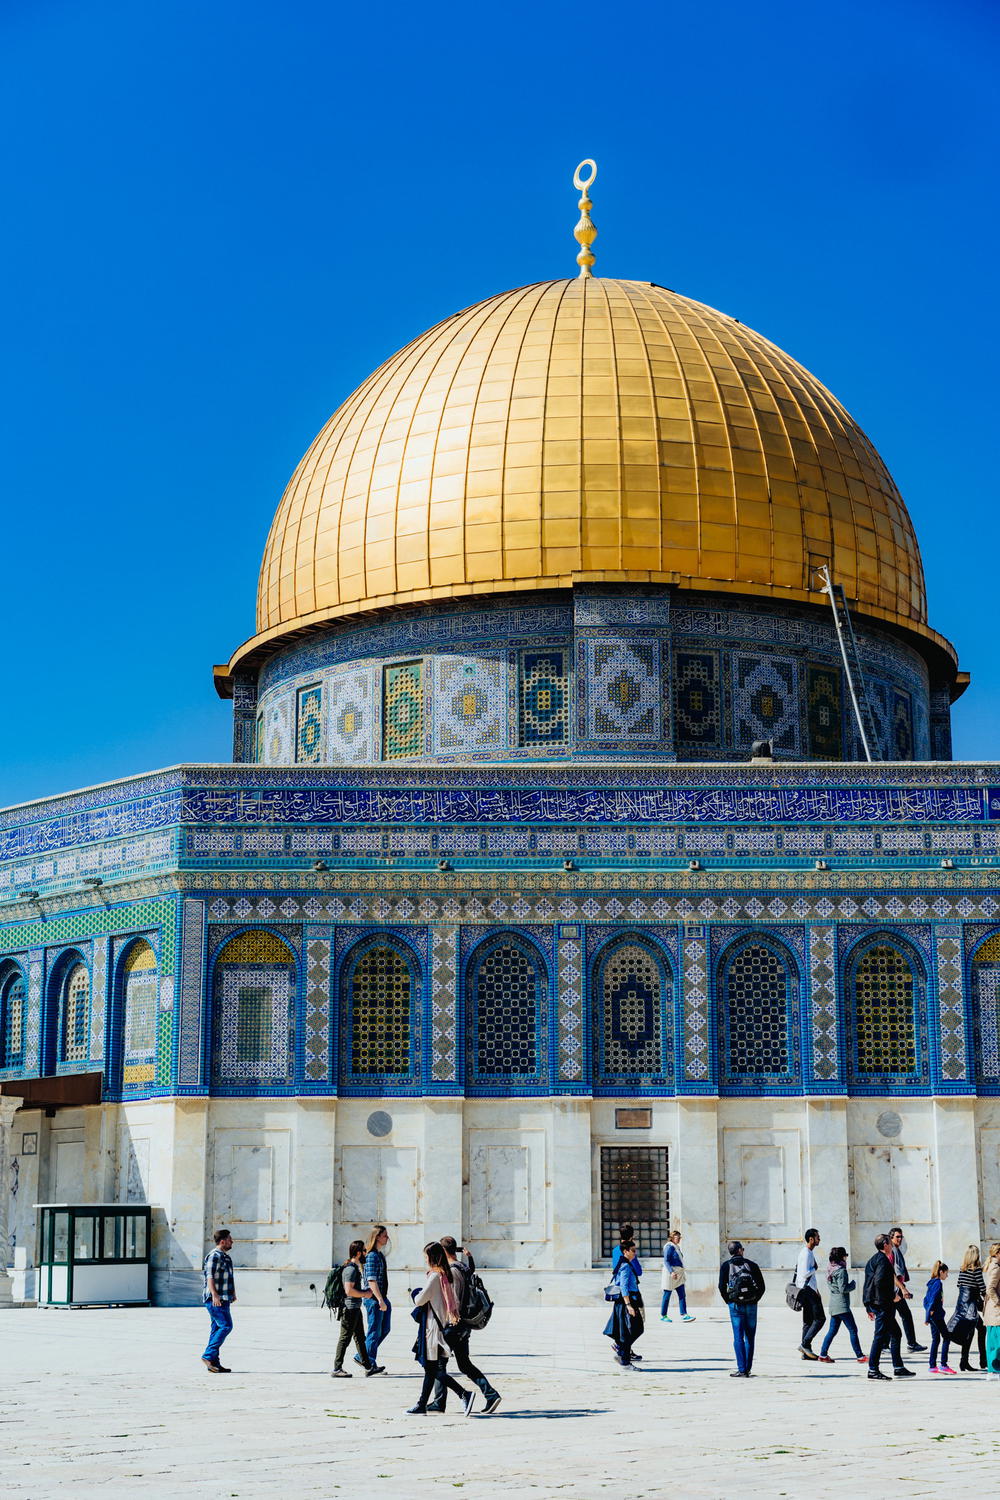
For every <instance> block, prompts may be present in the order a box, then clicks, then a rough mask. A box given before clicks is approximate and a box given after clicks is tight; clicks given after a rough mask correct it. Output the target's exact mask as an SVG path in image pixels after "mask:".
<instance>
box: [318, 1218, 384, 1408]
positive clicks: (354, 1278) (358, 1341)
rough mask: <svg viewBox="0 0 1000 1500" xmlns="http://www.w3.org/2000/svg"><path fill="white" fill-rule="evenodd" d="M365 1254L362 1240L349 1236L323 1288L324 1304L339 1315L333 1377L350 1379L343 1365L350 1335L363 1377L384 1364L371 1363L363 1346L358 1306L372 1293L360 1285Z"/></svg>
mask: <svg viewBox="0 0 1000 1500" xmlns="http://www.w3.org/2000/svg"><path fill="white" fill-rule="evenodd" d="M364 1258H365V1242H364V1240H352V1241H351V1248H350V1250H349V1251H348V1254H347V1260H346V1261H345V1262H344V1264H343V1265H342V1266H337V1267H335V1268H334V1270H332V1271H331V1272H330V1274H329V1276H328V1277H327V1278H326V1286H325V1288H324V1289H323V1306H324V1307H328V1308H329V1309H330V1311H331V1312H334V1313H336V1314H337V1317H338V1318H339V1319H340V1338H339V1339H338V1340H337V1352H336V1354H335V1355H334V1358H333V1377H334V1379H336V1380H350V1378H351V1372H350V1370H345V1369H344V1355H345V1354H346V1353H347V1346H348V1344H349V1343H350V1342H351V1340H352V1339H353V1340H354V1344H355V1347H356V1348H357V1351H358V1358H359V1359H360V1361H361V1363H362V1364H363V1365H364V1368H365V1377H366V1378H367V1377H368V1376H369V1375H384V1374H385V1365H376V1364H373V1363H372V1361H371V1360H370V1359H369V1358H368V1350H367V1349H366V1348H365V1335H364V1327H363V1324H362V1312H361V1309H362V1307H363V1306H364V1303H365V1299H366V1298H367V1297H370V1296H371V1295H372V1293H371V1292H369V1291H366V1290H363V1289H362V1286H361V1270H362V1266H363V1265H364Z"/></svg>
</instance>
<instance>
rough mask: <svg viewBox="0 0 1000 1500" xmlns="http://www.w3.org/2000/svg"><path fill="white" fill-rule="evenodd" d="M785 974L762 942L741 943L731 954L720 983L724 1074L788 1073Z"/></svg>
mask: <svg viewBox="0 0 1000 1500" xmlns="http://www.w3.org/2000/svg"><path fill="white" fill-rule="evenodd" d="M789 991H790V985H789V973H788V968H787V966H786V964H785V963H784V962H783V960H782V959H781V958H780V957H779V956H778V954H777V953H775V952H773V951H772V949H770V948H769V947H767V946H766V945H765V944H764V943H745V944H744V946H743V947H742V948H739V949H737V951H736V952H735V953H734V954H732V956H731V957H730V958H729V959H728V961H727V962H726V966H725V973H724V978H723V982H722V993H723V1006H724V1012H725V1016H724V1020H725V1037H724V1046H725V1060H726V1069H727V1072H728V1073H729V1074H730V1075H732V1074H741V1073H751V1074H755V1075H761V1074H788V1073H789V1072H790V1070H791V1047H790V1039H789V1035H788V999H789Z"/></svg>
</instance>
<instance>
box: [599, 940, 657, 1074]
mask: <svg viewBox="0 0 1000 1500" xmlns="http://www.w3.org/2000/svg"><path fill="white" fill-rule="evenodd" d="M595 980H596V983H595V986H594V1013H595V1014H594V1019H595V1022H596V1030H597V1038H596V1041H597V1047H596V1057H597V1075H598V1077H597V1081H598V1082H600V1081H606V1082H609V1083H610V1082H613V1081H614V1080H618V1081H621V1080H623V1079H635V1080H651V1079H654V1080H658V1079H661V1078H662V1076H663V1073H664V1045H663V1043H664V1025H663V1002H664V991H665V973H664V967H663V964H662V961H661V960H660V959H659V958H658V956H657V955H656V954H655V953H654V952H653V951H652V949H651V948H650V946H649V945H648V944H646V943H643V942H639V941H637V940H633V939H626V940H624V941H621V942H616V943H613V944H612V945H611V947H610V948H607V949H605V951H604V952H603V953H602V954H601V955H600V957H599V959H598V962H597V967H596V971H595Z"/></svg>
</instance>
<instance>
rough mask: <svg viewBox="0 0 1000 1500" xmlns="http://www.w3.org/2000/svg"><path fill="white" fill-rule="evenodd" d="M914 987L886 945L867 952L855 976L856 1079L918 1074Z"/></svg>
mask: <svg viewBox="0 0 1000 1500" xmlns="http://www.w3.org/2000/svg"><path fill="white" fill-rule="evenodd" d="M915 1000H916V984H915V982H914V973H913V966H912V964H911V962H910V960H909V958H907V956H906V954H905V953H903V952H901V951H900V949H899V948H896V947H895V946H893V945H892V944H891V943H886V942H879V943H875V944H873V945H872V946H871V947H870V948H866V949H865V951H864V952H863V953H862V955H861V957H860V958H859V959H858V961H857V965H856V967H855V970H854V1007H853V1009H854V1036H855V1046H856V1049H857V1050H856V1056H857V1071H858V1076H859V1077H860V1078H865V1077H873V1076H876V1075H881V1074H886V1073H915V1072H916V1071H917V1019H916V1004H915Z"/></svg>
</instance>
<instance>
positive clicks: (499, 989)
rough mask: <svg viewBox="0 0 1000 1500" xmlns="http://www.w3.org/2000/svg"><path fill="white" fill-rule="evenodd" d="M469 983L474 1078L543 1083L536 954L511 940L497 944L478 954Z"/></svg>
mask: <svg viewBox="0 0 1000 1500" xmlns="http://www.w3.org/2000/svg"><path fill="white" fill-rule="evenodd" d="M470 981H471V993H472V1026H471V1028H470V1033H471V1034H470V1037H469V1061H470V1064H471V1071H472V1074H473V1076H474V1078H476V1079H479V1080H480V1081H482V1080H489V1079H492V1078H521V1079H522V1080H529V1081H531V1082H538V1081H540V1077H541V1068H540V1058H541V1046H540V1039H539V1027H540V1007H541V1001H542V997H543V995H544V993H545V976H544V971H543V969H542V966H541V960H540V959H539V957H538V955H537V954H536V952H535V950H534V948H532V947H531V945H530V944H528V943H526V942H524V941H523V940H522V939H520V938H518V937H515V936H514V935H513V934H511V935H509V936H506V937H501V938H497V939H494V941H492V942H490V943H487V944H486V945H485V946H484V947H483V948H481V949H479V950H478V952H477V953H476V954H475V956H474V959H473V963H472V967H471V971H470Z"/></svg>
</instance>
